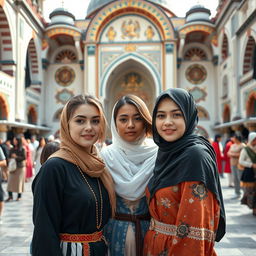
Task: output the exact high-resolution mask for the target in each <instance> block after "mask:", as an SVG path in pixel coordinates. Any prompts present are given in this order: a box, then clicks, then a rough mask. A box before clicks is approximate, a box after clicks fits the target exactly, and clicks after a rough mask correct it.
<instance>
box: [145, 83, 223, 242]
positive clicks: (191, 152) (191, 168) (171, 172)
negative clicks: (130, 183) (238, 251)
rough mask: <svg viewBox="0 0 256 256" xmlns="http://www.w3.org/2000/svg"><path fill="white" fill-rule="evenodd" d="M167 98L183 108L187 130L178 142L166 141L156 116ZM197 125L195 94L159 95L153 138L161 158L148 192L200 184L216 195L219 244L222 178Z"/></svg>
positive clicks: (170, 91) (177, 90) (173, 92)
mask: <svg viewBox="0 0 256 256" xmlns="http://www.w3.org/2000/svg"><path fill="white" fill-rule="evenodd" d="M165 98H170V99H171V100H173V101H174V102H175V103H176V104H177V105H178V106H179V108H180V109H181V111H182V113H183V116H184V119H185V124H186V130H185V133H184V135H183V136H182V137H181V138H179V139H178V140H176V141H173V142H167V141H165V140H164V139H163V138H162V137H161V136H160V135H159V133H158V132H157V129H156V114H157V109H158V106H159V103H160V102H161V100H163V99H165ZM197 123H198V115H197V109H196V104H195V102H194V99H193V97H192V95H191V94H190V93H189V92H187V91H186V90H184V89H181V88H175V89H168V90H167V91H165V92H163V93H162V94H160V96H159V97H158V98H157V100H156V104H155V107H154V111H153V124H152V129H153V139H154V141H155V143H156V144H157V145H158V147H159V149H158V155H157V159H156V163H155V168H154V171H153V173H154V175H153V177H152V178H151V179H150V181H149V184H148V189H149V192H150V198H152V197H153V196H154V194H155V193H156V191H157V190H159V189H161V188H165V187H169V186H174V185H177V184H179V183H181V182H185V181H200V182H203V183H204V184H205V186H206V187H207V188H208V189H209V190H210V191H211V192H212V193H213V194H215V196H216V198H217V200H218V202H219V204H220V221H219V225H218V230H217V232H216V238H215V240H216V241H220V240H221V238H222V237H223V236H224V234H225V232H226V218H225V209H224V204H223V198H222V192H221V186H220V180H219V175H218V171H217V166H216V157H215V153H214V150H213V148H212V146H211V145H210V143H209V142H208V140H206V139H205V138H204V137H202V136H198V135H196V134H194V131H195V128H196V125H197Z"/></svg>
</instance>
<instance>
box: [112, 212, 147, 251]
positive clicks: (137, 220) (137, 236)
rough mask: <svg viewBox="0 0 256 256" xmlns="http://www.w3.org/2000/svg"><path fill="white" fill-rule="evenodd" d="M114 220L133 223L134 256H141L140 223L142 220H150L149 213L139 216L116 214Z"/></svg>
mask: <svg viewBox="0 0 256 256" xmlns="http://www.w3.org/2000/svg"><path fill="white" fill-rule="evenodd" d="M115 219H116V220H121V221H130V222H133V223H135V242H136V256H141V255H142V251H143V238H142V234H141V225H140V222H141V221H143V220H146V221H149V220H150V215H149V213H147V214H140V215H134V214H125V213H116V215H115Z"/></svg>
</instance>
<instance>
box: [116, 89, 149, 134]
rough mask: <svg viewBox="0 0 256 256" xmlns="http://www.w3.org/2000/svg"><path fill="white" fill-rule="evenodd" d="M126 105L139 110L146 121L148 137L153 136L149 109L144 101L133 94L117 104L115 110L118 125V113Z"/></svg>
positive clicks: (124, 97)
mask: <svg viewBox="0 0 256 256" xmlns="http://www.w3.org/2000/svg"><path fill="white" fill-rule="evenodd" d="M125 104H130V105H133V106H135V107H136V108H137V110H138V111H139V113H140V115H141V117H142V119H143V121H144V125H145V128H146V135H147V136H150V135H152V117H151V115H150V113H149V110H148V107H147V105H146V104H145V102H144V101H143V100H141V99H140V98H139V97H137V96H135V95H132V94H129V95H125V96H123V97H122V98H121V99H120V100H118V102H117V103H116V105H115V108H114V120H115V123H116V117H117V113H118V111H119V109H120V108H121V107H122V106H124V105H125Z"/></svg>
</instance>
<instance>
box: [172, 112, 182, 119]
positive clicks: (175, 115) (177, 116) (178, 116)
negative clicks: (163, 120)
mask: <svg viewBox="0 0 256 256" xmlns="http://www.w3.org/2000/svg"><path fill="white" fill-rule="evenodd" d="M173 117H174V118H180V117H183V115H182V113H179V112H178V113H174V114H173Z"/></svg>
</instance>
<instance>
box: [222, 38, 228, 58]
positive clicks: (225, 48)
mask: <svg viewBox="0 0 256 256" xmlns="http://www.w3.org/2000/svg"><path fill="white" fill-rule="evenodd" d="M228 55H229V43H228V37H227V35H226V33H224V35H223V39H222V44H221V58H222V61H224V60H225V59H227V57H228Z"/></svg>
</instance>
